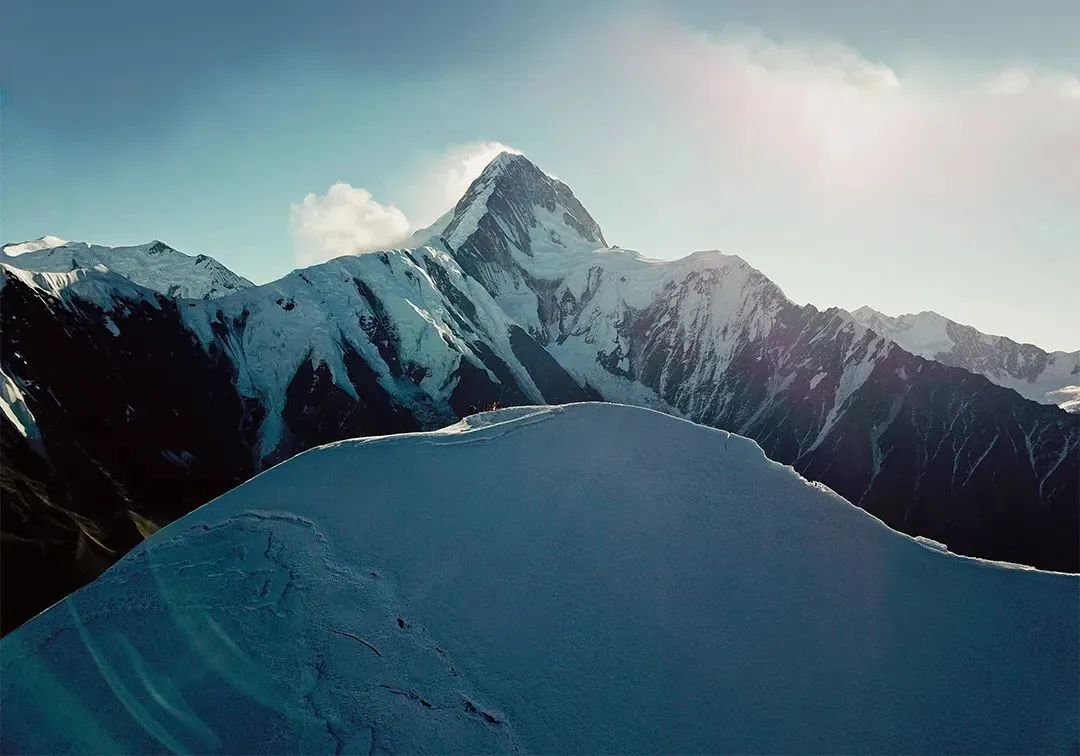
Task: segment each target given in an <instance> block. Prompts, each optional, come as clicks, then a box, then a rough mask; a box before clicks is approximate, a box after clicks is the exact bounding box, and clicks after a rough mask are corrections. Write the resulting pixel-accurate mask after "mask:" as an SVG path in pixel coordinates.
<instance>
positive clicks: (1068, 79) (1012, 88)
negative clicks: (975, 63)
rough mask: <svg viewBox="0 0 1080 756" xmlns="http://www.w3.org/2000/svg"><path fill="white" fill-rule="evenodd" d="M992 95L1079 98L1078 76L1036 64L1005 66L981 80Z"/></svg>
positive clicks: (1079, 83) (1079, 81) (1079, 84)
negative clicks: (1040, 94)
mask: <svg viewBox="0 0 1080 756" xmlns="http://www.w3.org/2000/svg"><path fill="white" fill-rule="evenodd" d="M983 89H984V90H985V91H986V92H987V93H989V94H992V95H1020V94H1028V93H1045V94H1050V95H1054V96H1057V97H1059V98H1061V99H1063V100H1080V76H1077V75H1076V74H1074V73H1069V72H1068V71H1053V70H1050V69H1046V68H1039V67H1037V66H1016V67H1013V68H1006V69H1005V70H1003V71H1001V72H999V73H998V74H997V75H995V76H992V77H990V78H989V79H987V80H986V81H985V82H983Z"/></svg>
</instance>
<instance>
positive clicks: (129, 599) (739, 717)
mask: <svg viewBox="0 0 1080 756" xmlns="http://www.w3.org/2000/svg"><path fill="white" fill-rule="evenodd" d="M403 471H423V474H403ZM1078 590H1080V581H1078V578H1077V577H1076V576H1068V575H1061V574H1053V573H1041V572H1036V571H1032V570H1025V569H1019V568H1014V567H1010V566H1006V565H1000V564H995V563H989V562H982V561H978V560H972V559H965V558H960V557H956V556H953V555H951V554H949V553H947V552H945V551H943V550H942V547H941V546H940V544H934V543H932V542H928V541H924V542H917V541H916V540H914V539H911V538H908V537H906V536H903V535H900V534H898V533H896V532H894V531H891V530H889V529H888V528H886V527H885V526H884V525H882V523H881V522H879V521H878V520H875V519H874V518H872V517H870V516H869V515H867V514H866V513H864V512H862V511H860V510H859V509H857V508H855V507H853V506H851V505H850V504H848V503H847V502H845V501H844V500H842V499H841V498H840V497H838V496H836V495H835V494H833V493H831V492H830V491H828V490H827V489H824V488H823V487H821V486H817V485H813V484H810V483H808V482H807V481H805V480H803V479H802V478H800V477H799V476H798V475H797V474H795V473H794V472H793V471H792V470H791V469H790V468H787V467H784V466H781V465H778V464H776V463H773V462H770V461H769V460H767V459H766V458H765V457H764V455H763V454H762V452H761V450H760V449H759V448H758V447H757V445H756V444H754V443H753V442H751V441H748V440H747V439H745V438H741V437H738V436H734V435H730V434H728V433H724V432H722V431H716V430H712V429H708V428H704V427H701V426H696V425H692V424H690V423H687V422H684V421H680V420H677V419H675V418H672V417H670V416H666V415H661V414H659V413H654V412H649V411H647V410H642V409H634V408H629V407H622V406H613V405H571V406H566V407H561V408H543V407H538V408H518V409H514V410H509V411H504V412H499V413H494V414H488V415H481V416H479V417H476V418H471V419H469V420H466V421H464V422H462V423H460V424H458V425H456V426H453V427H451V428H447V429H446V430H444V431H441V432H437V433H428V434H415V435H406V436H398V437H390V438H380V439H369V440H358V441H347V442H341V443H338V444H334V445H332V446H328V447H325V448H320V449H317V450H314V451H311V452H308V453H306V454H303V455H300V456H299V457H297V458H295V459H293V460H291V461H289V462H287V463H285V464H283V465H280V466H278V467H275V468H274V469H272V470H270V471H268V472H267V473H265V474H263V475H261V476H259V477H257V478H255V479H253V480H252V481H250V482H248V483H247V484H245V485H243V486H241V487H240V488H238V489H236V490H234V491H232V492H230V493H228V494H226V495H225V496H223V497H221V498H220V499H217V500H216V501H214V502H212V503H210V504H208V505H207V506H205V507H203V508H201V509H199V510H197V511H196V512H194V513H192V514H191V515H189V516H187V517H185V518H184V519H182V520H180V521H178V522H176V523H174V524H173V525H171V526H169V527H168V528H166V529H164V530H162V531H160V532H158V533H157V534H156V535H154V536H152V537H151V538H150V539H149V540H148V541H147V542H146V543H145V544H143V545H142V546H140V547H138V548H137V549H136V550H135V551H134V552H132V553H131V554H129V555H128V556H127V557H126V558H124V559H123V560H122V561H121V562H120V563H118V564H117V565H116V566H115V567H113V568H112V569H111V570H110V571H109V572H108V573H107V574H105V575H104V576H103V577H101V578H100V579H98V580H97V581H96V582H94V583H92V584H91V585H90V586H88V587H87V588H85V589H83V590H81V591H79V592H78V593H76V594H75V595H73V596H72V597H70V598H68V599H67V600H65V601H64V602H62V603H61V604H59V605H57V606H55V607H53V608H52V609H50V610H49V611H47V612H45V613H44V614H42V615H41V616H39V617H37V618H36V619H34V620H33V621H31V622H29V623H28V624H27V625H25V626H24V627H22V628H20V629H19V630H17V631H16V632H14V633H12V634H11V635H9V636H8V637H6V638H5V639H4V640H3V641H2V642H0V671H2V674H0V698H2V704H3V706H2V710H0V711H2V714H0V716H2V725H3V726H2V730H0V732H2V736H0V737H2V745H3V749H4V750H5V751H10V752H59V751H70V750H76V751H86V752H150V751H157V750H162V749H169V750H174V751H185V752H212V751H216V752H226V753H237V752H300V751H305V752H309V751H310V752H339V753H340V752H354V751H367V752H399V751H400V752H469V753H473V752H487V751H526V752H558V753H599V752H635V753H637V752H738V753H746V752H779V753H798V752H816V753H821V752H840V753H864V752H871V753H881V752H994V753H996V752H1029V753H1031V752H1063V751H1068V750H1070V749H1072V748H1074V747H1075V745H1076V737H1077V735H1076V734H1077V731H1078V728H1080V714H1078V711H1077V707H1076V705H1075V704H1076V701H1077V698H1078V696H1080V681H1078V678H1077V675H1076V669H1077V665H1078V664H1080V658H1078V646H1077V643H1076V638H1077V634H1078V632H1080V626H1078V616H1077V613H1076V598H1077V594H1078Z"/></svg>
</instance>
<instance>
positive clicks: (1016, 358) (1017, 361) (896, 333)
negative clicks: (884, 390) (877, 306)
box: [851, 306, 1080, 412]
mask: <svg viewBox="0 0 1080 756" xmlns="http://www.w3.org/2000/svg"><path fill="white" fill-rule="evenodd" d="M851 315H852V317H853V318H854V319H855V320H856V321H857V322H859V323H861V324H862V325H864V326H866V327H868V328H871V329H873V330H874V331H876V332H877V333H880V334H881V335H882V336H885V337H886V338H888V339H891V340H892V341H895V342H896V343H897V344H899V345H900V346H901V347H903V348H904V349H906V350H908V351H909V352H911V353H913V354H917V355H919V356H920V357H925V358H927V359H931V360H937V361H938V362H942V363H944V364H946V365H952V366H955V367H961V368H964V369H965V370H968V371H970V372H973V373H978V374H980V375H983V376H986V377H987V378H989V379H990V380H991V381H993V382H994V383H996V384H998V385H999V386H1005V387H1006V388H1011V389H1013V390H1014V391H1016V392H1017V393H1018V394H1020V395H1021V396H1024V397H1027V398H1028V399H1032V400H1034V401H1036V402H1041V403H1042V404H1056V405H1058V406H1060V407H1062V408H1063V409H1066V410H1069V411H1074V412H1075V411H1078V410H1080V402H1078V401H1077V399H1078V397H1080V388H1077V386H1078V384H1080V351H1076V352H1062V351H1058V352H1047V351H1045V350H1043V349H1040V348H1039V347H1037V346H1034V345H1033V344H1020V343H1018V342H1016V341H1013V340H1012V339H1010V338H1008V337H1006V336H992V335H989V334H985V333H982V332H981V331H978V330H976V329H975V328H972V327H971V326H967V325H963V324H961V323H957V322H956V321H955V320H950V319H948V318H946V317H944V316H942V315H939V314H938V313H936V312H929V311H927V312H920V313H916V314H908V315H899V316H896V317H892V316H889V315H885V314H884V313H881V312H878V311H877V310H873V309H871V308H870V307H865V306H864V307H860V308H859V309H857V310H855V311H854V312H852V313H851Z"/></svg>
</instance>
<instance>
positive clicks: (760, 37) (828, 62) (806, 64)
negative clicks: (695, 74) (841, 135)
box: [699, 27, 899, 90]
mask: <svg viewBox="0 0 1080 756" xmlns="http://www.w3.org/2000/svg"><path fill="white" fill-rule="evenodd" d="M699 41H700V43H702V44H703V45H704V46H706V47H709V48H712V49H711V52H712V54H713V57H714V58H715V60H714V63H719V64H723V65H729V66H732V65H733V66H735V67H740V68H744V69H748V70H754V69H756V70H759V71H762V72H766V73H769V74H774V75H776V74H779V75H788V76H794V77H796V78H799V79H805V78H822V79H828V80H831V81H834V82H837V83H843V84H847V85H850V86H853V87H856V88H858V89H869V90H882V89H891V88H893V87H895V86H897V85H898V84H899V80H898V79H897V77H896V73H895V72H894V71H893V70H892V69H891V68H890V67H889V66H887V65H885V64H884V63H875V62H873V61H871V60H869V59H867V58H865V57H863V56H862V55H861V54H860V53H859V52H858V51H857V50H855V49H853V48H851V47H848V46H847V45H844V44H842V43H840V42H837V41H833V40H826V41H818V42H777V41H775V40H772V39H770V38H769V37H767V36H765V34H764V33H763V32H762V31H761V30H759V29H755V28H752V27H735V28H731V29H729V30H728V31H725V32H723V33H721V34H716V35H709V34H702V35H699Z"/></svg>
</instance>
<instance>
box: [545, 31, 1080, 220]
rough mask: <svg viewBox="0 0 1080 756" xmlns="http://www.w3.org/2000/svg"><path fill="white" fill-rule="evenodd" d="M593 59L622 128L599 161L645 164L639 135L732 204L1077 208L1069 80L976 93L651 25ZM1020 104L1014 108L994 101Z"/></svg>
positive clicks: (1003, 81)
mask: <svg viewBox="0 0 1080 756" xmlns="http://www.w3.org/2000/svg"><path fill="white" fill-rule="evenodd" d="M594 54H595V56H596V60H595V65H596V66H597V68H598V69H599V71H601V72H602V76H603V77H604V81H603V82H602V83H600V84H593V86H594V88H595V87H603V88H604V91H605V95H606V101H607V102H608V103H609V112H616V110H617V109H619V108H621V110H622V111H623V114H624V115H623V116H622V120H621V123H624V124H631V125H630V126H625V127H624V128H622V129H620V130H618V131H612V132H611V134H610V136H609V137H608V139H609V141H611V142H613V143H615V145H614V146H612V145H609V144H607V143H605V145H604V148H605V149H619V148H620V147H619V143H623V146H622V147H621V149H622V150H623V151H624V152H626V153H627V154H629V155H631V156H632V158H633V159H634V160H635V161H637V162H642V161H644V160H648V159H649V158H648V154H649V152H650V150H648V149H647V147H645V146H643V145H642V143H641V142H642V138H641V137H640V136H639V134H635V133H634V132H635V130H636V131H637V132H639V133H640V132H641V131H642V130H643V129H642V128H639V127H638V126H637V124H639V123H642V124H648V128H647V131H646V133H647V135H648V138H649V141H652V142H654V143H659V140H658V138H660V137H664V136H666V137H667V138H669V139H670V140H671V142H672V147H671V148H670V149H669V150H666V151H665V153H666V154H667V158H666V162H667V163H670V162H671V159H672V157H675V158H678V156H679V155H680V154H682V153H686V152H689V153H690V154H692V155H693V160H692V164H693V165H694V166H708V167H709V168H710V169H711V172H712V175H713V176H718V177H722V180H723V181H724V182H726V185H727V186H728V187H730V189H729V190H728V191H730V193H731V194H732V195H736V196H734V197H733V198H734V199H739V200H743V199H746V198H751V197H754V196H762V197H764V199H765V200H766V201H767V200H769V199H770V197H774V196H776V195H777V194H778V193H788V194H796V193H800V192H801V193H802V200H801V201H802V202H804V203H805V206H807V207H810V206H812V205H827V206H828V205H832V204H834V203H835V202H837V201H841V202H844V203H855V204H860V205H868V206H870V207H871V209H874V210H877V209H879V208H883V207H886V206H888V205H894V206H900V205H903V206H905V207H908V208H910V207H913V206H915V205H928V206H929V207H930V209H931V210H932V211H936V210H937V209H938V208H944V207H953V208H955V207H957V206H958V205H966V206H968V207H971V208H975V207H976V206H977V205H978V203H979V202H983V203H984V204H983V206H984V207H985V204H986V202H989V201H991V200H993V201H995V202H996V201H998V200H999V199H1000V196H1001V195H1003V194H1004V193H1011V194H1013V195H1024V196H1035V195H1032V194H1031V193H1032V192H1038V193H1039V195H1040V196H1046V195H1049V194H1053V195H1056V196H1071V197H1075V196H1076V195H1077V193H1078V185H1080V184H1078V179H1077V178H1075V176H1077V175H1080V173H1078V171H1080V166H1078V158H1080V108H1077V107H1076V105H1077V101H1076V99H1073V98H1075V97H1080V81H1077V77H1076V76H1075V75H1072V74H1069V73H1065V72H1055V71H1048V70H1043V69H1038V68H1028V69H1022V68H1020V69H1013V70H1009V71H1007V72H1005V73H1004V75H999V76H997V77H995V78H994V79H992V80H989V81H987V82H985V86H983V87H979V86H976V85H973V84H972V83H970V82H964V81H962V80H960V79H958V78H950V77H948V76H944V77H943V76H941V75H940V68H937V69H936V71H935V67H934V66H930V67H926V66H925V65H924V66H923V67H921V68H920V67H917V66H915V67H912V68H911V69H910V70H907V71H897V70H895V69H894V68H892V67H891V66H890V65H888V64H887V63H884V62H878V61H874V60H872V59H870V58H868V57H867V56H866V55H864V54H862V53H861V52H860V51H858V50H856V49H854V48H852V47H849V46H847V45H845V44H843V43H841V42H837V41H829V40H817V41H806V40H777V39H773V38H770V37H768V36H766V35H765V34H764V33H762V32H761V31H759V30H756V29H747V28H738V29H729V30H726V31H724V32H722V33H719V34H716V33H703V32H701V31H699V30H696V29H691V28H687V27H686V26H683V25H681V24H678V23H674V22H670V21H663V20H657V19H655V18H650V19H647V20H646V22H628V23H626V24H623V25H621V26H619V27H616V28H615V29H613V31H612V33H611V34H609V35H608V36H607V37H605V38H604V40H602V41H601V42H600V43H598V45H597V48H596V50H595V52H594ZM555 75H557V76H559V78H560V79H565V78H567V75H566V73H565V71H557V72H556V74H555ZM596 78H597V77H593V78H591V79H589V81H591V82H595V81H596ZM1020 92H1024V93H1026V94H1025V102H1024V107H1023V108H1018V107H1017V105H1016V103H1015V102H1014V101H1012V98H1010V97H1002V96H1000V95H1001V94H1006V93H1020ZM614 118H615V119H618V118H619V116H614ZM631 140H637V143H634V144H630V142H631ZM672 153H674V154H672ZM662 167H663V169H664V170H665V171H667V170H670V169H668V168H667V167H666V165H664V166H662ZM708 181H709V182H710V183H711V184H712V185H713V186H715V185H717V184H718V183H719V182H720V179H716V180H713V179H712V178H709V179H708ZM714 195H715V193H714ZM943 200H947V204H945V203H943Z"/></svg>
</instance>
